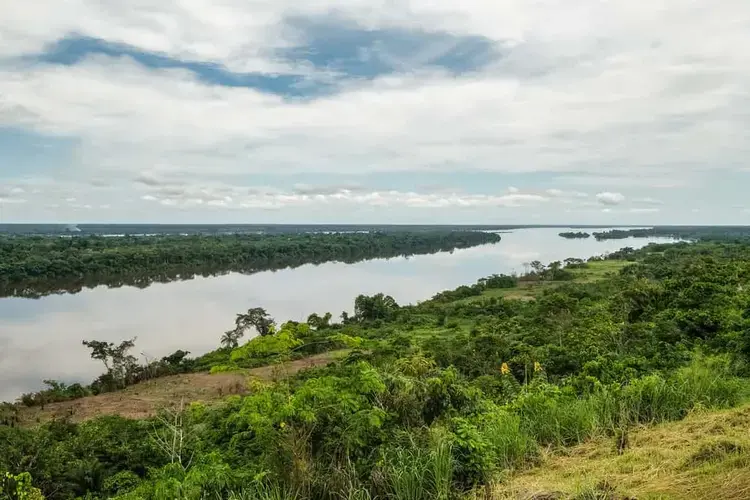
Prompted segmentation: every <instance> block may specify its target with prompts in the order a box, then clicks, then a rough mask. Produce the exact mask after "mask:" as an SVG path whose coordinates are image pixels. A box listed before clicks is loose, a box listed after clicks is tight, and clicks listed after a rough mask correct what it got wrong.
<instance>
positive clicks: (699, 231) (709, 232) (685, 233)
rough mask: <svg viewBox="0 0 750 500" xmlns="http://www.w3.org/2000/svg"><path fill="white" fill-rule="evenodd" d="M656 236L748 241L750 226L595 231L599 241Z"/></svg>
mask: <svg viewBox="0 0 750 500" xmlns="http://www.w3.org/2000/svg"><path fill="white" fill-rule="evenodd" d="M656 236H660V237H666V238H675V239H681V240H686V241H746V240H747V239H748V238H750V226H655V227H651V228H640V229H610V230H608V231H602V232H595V233H594V238H596V239H597V240H598V241H602V240H621V239H625V238H651V237H656Z"/></svg>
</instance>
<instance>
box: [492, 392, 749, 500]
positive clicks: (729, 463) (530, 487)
mask: <svg viewBox="0 0 750 500" xmlns="http://www.w3.org/2000/svg"><path fill="white" fill-rule="evenodd" d="M748 429H750V405H745V406H741V407H739V408H735V409H732V410H723V411H710V412H709V411H706V410H701V409H696V410H694V411H693V412H691V414H690V415H688V417H687V418H686V419H684V420H682V421H679V422H672V423H664V424H659V425H655V426H647V427H646V426H642V427H637V428H635V429H633V430H631V431H630V435H629V439H628V447H627V448H626V449H625V450H618V448H617V446H616V443H615V442H614V440H613V438H611V437H600V438H597V439H594V440H591V441H588V442H586V443H584V444H581V445H578V446H575V447H573V448H567V449H559V450H555V451H551V450H550V449H547V450H546V451H544V452H543V458H542V465H541V466H540V467H537V468H534V469H532V470H528V471H525V472H520V473H517V474H515V475H512V476H511V477H509V478H506V481H505V482H504V483H503V484H499V485H496V486H495V488H494V491H493V496H492V498H493V499H495V500H501V499H528V498H535V495H536V498H559V499H576V498H601V499H605V498H606V499H625V498H638V499H641V500H645V499H653V500H655V499H661V500H667V499H675V500H676V499H681V500H683V499H684V500H703V499H710V500H715V499H724V498H727V499H729V498H732V499H733V498H737V499H740V498H750V432H749V431H748ZM545 494H546V495H548V496H546V497H545V496H543V495H545ZM553 494H557V495H558V496H551V495H553Z"/></svg>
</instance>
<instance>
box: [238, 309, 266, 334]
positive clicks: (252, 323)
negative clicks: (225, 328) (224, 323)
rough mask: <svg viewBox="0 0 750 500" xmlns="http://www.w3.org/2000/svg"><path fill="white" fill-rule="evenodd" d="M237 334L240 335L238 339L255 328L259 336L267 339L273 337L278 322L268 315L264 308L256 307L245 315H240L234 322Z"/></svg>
mask: <svg viewBox="0 0 750 500" xmlns="http://www.w3.org/2000/svg"><path fill="white" fill-rule="evenodd" d="M234 324H235V332H237V334H238V337H237V338H238V339H239V338H241V337H242V336H243V335H244V334H245V331H246V330H247V329H248V328H250V327H253V328H255V330H256V331H257V332H258V335H260V336H261V337H265V336H266V335H271V334H272V333H273V331H274V327H275V326H276V321H274V319H273V318H272V317H271V316H270V315H269V314H268V312H267V311H266V310H265V309H263V308H262V307H254V308H252V309H248V310H247V312H246V313H244V314H238V315H237V318H236V319H235V321H234Z"/></svg>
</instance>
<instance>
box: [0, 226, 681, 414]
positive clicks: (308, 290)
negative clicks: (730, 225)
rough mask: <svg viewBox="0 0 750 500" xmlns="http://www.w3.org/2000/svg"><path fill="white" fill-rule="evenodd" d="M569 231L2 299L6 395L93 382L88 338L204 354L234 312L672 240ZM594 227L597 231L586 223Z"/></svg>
mask: <svg viewBox="0 0 750 500" xmlns="http://www.w3.org/2000/svg"><path fill="white" fill-rule="evenodd" d="M563 231H567V229H561V228H554V229H546V228H545V229H519V230H515V231H512V232H508V233H502V235H501V236H502V238H503V239H502V241H501V242H500V243H497V244H491V245H482V246H479V247H474V248H469V249H465V250H456V251H454V252H441V253H435V254H431V255H420V256H412V257H408V258H393V259H376V260H369V261H363V262H359V263H356V264H343V263H336V262H332V263H327V264H321V265H317V266H316V265H306V266H301V267H298V268H296V269H284V270H281V271H268V272H260V273H256V274H252V275H243V274H238V273H229V274H226V275H222V276H216V277H210V278H194V279H192V280H187V281H178V282H172V283H166V284H154V285H151V286H150V287H148V288H145V289H139V288H134V287H122V288H112V289H110V288H107V287H103V286H102V287H97V288H93V289H87V290H84V291H82V292H80V293H77V294H66V295H51V296H47V297H43V298H41V299H22V298H5V299H0V401H6V400H13V399H15V398H16V397H18V396H19V395H20V394H21V393H23V392H29V391H33V390H38V389H39V388H40V387H41V385H42V384H41V381H42V380H44V379H56V380H61V381H64V382H86V383H88V382H90V381H91V380H92V379H93V378H95V377H96V376H97V375H99V374H100V373H101V372H102V368H103V367H102V365H101V363H100V362H98V361H94V360H91V359H90V358H89V353H88V349H86V348H85V347H83V346H82V345H81V341H82V340H84V339H85V340H106V341H111V342H119V341H120V340H124V339H127V338H131V337H137V338H138V340H137V341H136V349H134V353H135V354H136V355H139V354H140V353H143V354H145V355H146V356H148V357H150V358H153V357H161V356H164V355H166V354H169V353H171V352H174V351H175V350H177V349H185V350H189V351H191V353H193V354H194V355H198V354H202V353H204V352H206V351H209V350H212V349H215V348H216V347H217V346H218V343H219V338H220V336H221V334H222V332H224V331H226V330H228V329H230V328H231V327H232V326H233V321H234V316H235V314H236V313H238V312H240V311H243V310H246V309H248V308H250V307H264V308H266V309H267V310H268V312H269V313H270V314H271V315H272V316H273V317H275V318H276V319H277V321H279V322H282V321H284V320H297V321H304V320H305V318H307V316H308V315H309V314H310V313H313V312H317V313H325V312H327V311H330V312H332V313H333V315H334V317H338V315H339V314H340V313H341V311H344V310H347V311H350V312H351V310H352V309H353V306H354V298H355V297H356V296H357V295H359V294H362V293H364V294H368V295H371V294H375V293H378V292H383V293H385V294H389V295H392V296H393V297H394V298H395V299H396V301H397V302H398V303H400V304H406V303H413V302H417V301H420V300H424V299H427V298H429V297H431V296H432V295H434V294H435V293H437V292H439V291H442V290H446V289H451V288H455V287H457V286H459V285H464V284H472V283H474V282H475V281H476V280H477V279H479V278H482V277H484V276H488V275H490V274H493V273H499V274H500V273H505V274H510V273H513V272H517V273H521V272H523V271H524V263H528V262H530V261H533V260H540V261H542V262H543V263H549V262H552V261H555V260H563V259H565V258H568V257H578V258H587V257H590V256H592V255H601V254H603V253H606V252H612V251H615V250H618V249H620V248H622V247H626V246H630V247H634V248H639V247H642V246H644V245H647V244H648V243H650V242H665V241H670V240H669V239H666V238H639V239H627V240H608V241H601V242H599V241H596V240H594V239H593V238H589V239H585V240H568V239H564V238H561V237H559V236H558V233H560V232H563ZM586 231H588V232H592V230H591V229H586Z"/></svg>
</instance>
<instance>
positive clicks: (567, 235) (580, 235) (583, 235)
mask: <svg viewBox="0 0 750 500" xmlns="http://www.w3.org/2000/svg"><path fill="white" fill-rule="evenodd" d="M560 237H562V238H567V239H569V240H574V239H586V238H591V234H590V233H585V232H583V231H578V232H574V231H568V232H564V233H560Z"/></svg>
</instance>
